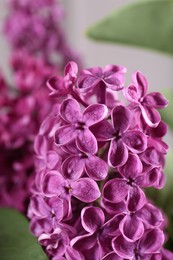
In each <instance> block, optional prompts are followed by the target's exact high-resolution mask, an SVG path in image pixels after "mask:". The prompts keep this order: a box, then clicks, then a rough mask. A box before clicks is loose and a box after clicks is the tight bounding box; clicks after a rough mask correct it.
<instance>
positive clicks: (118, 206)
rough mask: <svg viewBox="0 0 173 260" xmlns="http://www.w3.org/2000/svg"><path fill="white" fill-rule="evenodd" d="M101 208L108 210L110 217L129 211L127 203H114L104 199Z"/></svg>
mask: <svg viewBox="0 0 173 260" xmlns="http://www.w3.org/2000/svg"><path fill="white" fill-rule="evenodd" d="M101 206H102V207H103V208H104V209H105V210H106V212H107V213H108V214H110V215H113V216H114V215H115V214H119V213H122V212H124V211H126V210H127V208H126V203H125V201H121V202H118V203H112V202H110V201H108V200H105V199H104V198H102V200H101Z"/></svg>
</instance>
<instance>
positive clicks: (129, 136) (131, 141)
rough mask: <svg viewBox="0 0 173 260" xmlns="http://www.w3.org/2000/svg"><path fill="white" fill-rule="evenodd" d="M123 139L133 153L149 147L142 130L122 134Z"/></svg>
mask: <svg viewBox="0 0 173 260" xmlns="http://www.w3.org/2000/svg"><path fill="white" fill-rule="evenodd" d="M122 141H123V142H124V143H125V144H126V145H127V146H128V148H129V150H130V151H132V152H133V153H141V152H144V151H145V150H146V148H147V137H146V135H144V134H143V133H142V132H140V131H128V132H126V133H125V134H123V136H122Z"/></svg>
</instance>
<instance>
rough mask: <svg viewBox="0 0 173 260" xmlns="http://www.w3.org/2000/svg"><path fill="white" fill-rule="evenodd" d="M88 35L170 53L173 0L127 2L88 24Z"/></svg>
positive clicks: (171, 51)
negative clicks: (93, 22) (98, 20)
mask: <svg viewBox="0 0 173 260" xmlns="http://www.w3.org/2000/svg"><path fill="white" fill-rule="evenodd" d="M87 35H88V36H89V37H91V38H93V39H95V40H100V41H108V42H113V43H121V44H130V45H136V46H142V47H147V48H151V49H154V50H158V51H162V52H166V53H169V54H173V0H157V1H156V0H155V1H154V0H150V1H143V2H141V1H138V2H137V3H134V4H131V5H128V6H127V5H126V6H125V7H123V8H122V9H119V10H116V11H115V12H114V13H113V14H111V15H109V16H108V17H106V18H104V19H103V20H102V21H100V22H98V23H97V24H96V25H94V26H91V27H90V28H89V29H88V31H87Z"/></svg>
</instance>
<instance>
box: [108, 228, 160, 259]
mask: <svg viewBox="0 0 173 260" xmlns="http://www.w3.org/2000/svg"><path fill="white" fill-rule="evenodd" d="M163 243H164V234H163V232H162V231H161V230H160V229H149V230H147V231H146V232H145V234H144V236H143V237H142V238H141V239H140V240H139V241H137V242H136V243H133V242H129V241H127V240H125V239H124V238H123V236H118V237H117V238H115V239H113V240H112V247H113V249H114V251H115V252H116V253H117V254H118V255H119V256H120V257H122V258H126V259H136V258H140V259H147V258H148V259H151V257H152V256H155V255H157V254H158V253H159V250H160V249H161V247H162V245H163Z"/></svg>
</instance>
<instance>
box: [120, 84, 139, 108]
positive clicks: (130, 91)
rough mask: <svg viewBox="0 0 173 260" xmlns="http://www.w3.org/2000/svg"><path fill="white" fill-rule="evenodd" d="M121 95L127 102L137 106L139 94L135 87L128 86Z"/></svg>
mask: <svg viewBox="0 0 173 260" xmlns="http://www.w3.org/2000/svg"><path fill="white" fill-rule="evenodd" d="M123 95H124V97H125V98H126V99H127V100H128V101H129V102H132V103H137V104H139V101H138V100H139V99H140V94H139V93H138V89H137V87H136V86H134V85H130V86H128V87H127V88H124V89H123Z"/></svg>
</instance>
